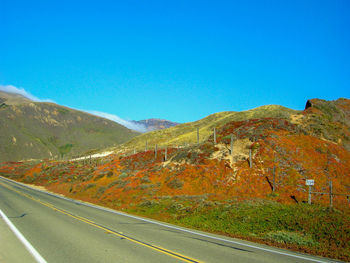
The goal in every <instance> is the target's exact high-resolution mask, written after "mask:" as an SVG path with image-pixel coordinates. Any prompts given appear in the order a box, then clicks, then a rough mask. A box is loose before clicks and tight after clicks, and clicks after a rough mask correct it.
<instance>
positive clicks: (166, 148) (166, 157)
mask: <svg viewBox="0 0 350 263" xmlns="http://www.w3.org/2000/svg"><path fill="white" fill-rule="evenodd" d="M167 159H168V145H166V146H165V153H164V160H165V161H166V160H167Z"/></svg>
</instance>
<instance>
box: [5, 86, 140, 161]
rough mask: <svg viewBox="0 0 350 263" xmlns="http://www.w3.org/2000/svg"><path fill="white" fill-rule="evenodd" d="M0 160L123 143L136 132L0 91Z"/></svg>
mask: <svg viewBox="0 0 350 263" xmlns="http://www.w3.org/2000/svg"><path fill="white" fill-rule="evenodd" d="M0 127H1V133H0V144H1V147H0V162H1V161H16V160H24V159H42V158H60V157H69V156H73V155H78V154H82V153H84V152H87V151H91V150H93V149H102V148H106V147H110V146H116V145H118V144H121V143H124V142H126V141H128V140H129V139H131V138H132V137H134V136H136V135H138V134H139V133H137V132H135V131H132V130H129V129H127V128H125V127H124V126H122V125H120V124H118V123H115V122H113V121H110V120H107V119H104V118H100V117H97V116H94V115H91V114H87V113H84V112H80V111H77V110H73V109H70V108H67V107H62V106H59V105H57V104H54V103H46V102H33V101H31V100H29V99H27V98H24V97H22V96H20V95H17V94H9V93H4V92H0Z"/></svg>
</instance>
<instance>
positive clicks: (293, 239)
mask: <svg viewBox="0 0 350 263" xmlns="http://www.w3.org/2000/svg"><path fill="white" fill-rule="evenodd" d="M264 238H265V239H267V240H271V241H276V242H278V243H284V244H296V245H300V246H317V245H318V242H316V241H314V240H313V239H312V238H311V237H310V236H305V235H302V234H300V233H298V232H288V231H275V232H269V233H267V234H266V235H265V236H264Z"/></svg>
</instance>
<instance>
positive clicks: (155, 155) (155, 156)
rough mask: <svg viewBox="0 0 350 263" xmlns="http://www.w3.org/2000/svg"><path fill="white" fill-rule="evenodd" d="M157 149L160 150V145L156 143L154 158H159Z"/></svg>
mask: <svg viewBox="0 0 350 263" xmlns="http://www.w3.org/2000/svg"><path fill="white" fill-rule="evenodd" d="M157 151H158V145H157V144H156V146H155V149H154V159H157Z"/></svg>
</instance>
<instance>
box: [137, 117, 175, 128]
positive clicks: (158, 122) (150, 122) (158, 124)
mask: <svg viewBox="0 0 350 263" xmlns="http://www.w3.org/2000/svg"><path fill="white" fill-rule="evenodd" d="M132 122H133V123H135V124H141V125H143V126H144V127H145V128H146V129H147V131H156V130H162V129H167V128H170V127H174V126H176V125H178V124H180V123H177V122H172V121H169V120H163V119H155V118H153V119H146V120H140V121H132Z"/></svg>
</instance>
